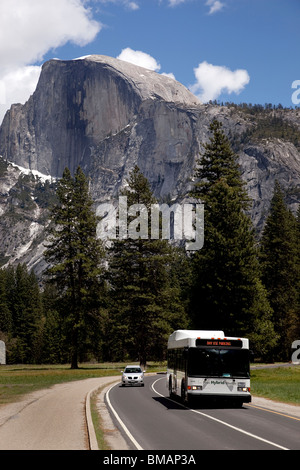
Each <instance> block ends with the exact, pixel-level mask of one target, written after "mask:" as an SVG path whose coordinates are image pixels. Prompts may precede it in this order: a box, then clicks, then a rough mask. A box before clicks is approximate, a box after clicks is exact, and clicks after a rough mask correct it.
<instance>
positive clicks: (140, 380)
mask: <svg viewBox="0 0 300 470" xmlns="http://www.w3.org/2000/svg"><path fill="white" fill-rule="evenodd" d="M125 385H140V386H141V387H144V371H143V370H142V369H141V368H140V367H139V366H126V367H125V370H123V371H122V387H125Z"/></svg>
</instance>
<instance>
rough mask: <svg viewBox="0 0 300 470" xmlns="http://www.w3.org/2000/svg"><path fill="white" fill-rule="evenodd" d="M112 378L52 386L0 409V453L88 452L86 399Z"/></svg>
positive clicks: (111, 380) (112, 379)
mask: <svg viewBox="0 0 300 470" xmlns="http://www.w3.org/2000/svg"><path fill="white" fill-rule="evenodd" d="M114 380H115V378H113V377H111V378H107V377H100V378H98V379H97V378H95V379H94V378H93V379H87V380H81V381H76V382H69V383H64V384H59V385H55V386H54V387H51V388H49V389H46V390H41V391H38V392H35V393H32V394H30V395H28V396H27V397H25V399H23V400H22V401H20V402H17V403H13V404H10V405H5V406H3V405H2V406H1V407H0V450H89V448H90V445H89V436H88V433H87V420H86V397H87V395H88V393H89V392H90V391H91V390H93V389H94V388H97V387H100V386H102V385H103V384H105V383H107V382H109V381H110V382H113V381H114Z"/></svg>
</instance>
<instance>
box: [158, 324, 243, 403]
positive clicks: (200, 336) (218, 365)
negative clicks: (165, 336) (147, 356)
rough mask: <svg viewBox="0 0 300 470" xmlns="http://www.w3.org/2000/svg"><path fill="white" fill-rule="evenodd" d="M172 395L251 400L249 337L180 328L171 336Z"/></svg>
mask: <svg viewBox="0 0 300 470" xmlns="http://www.w3.org/2000/svg"><path fill="white" fill-rule="evenodd" d="M167 357H168V366H167V387H168V389H169V395H170V396H174V395H178V396H180V397H181V398H182V400H183V401H184V402H188V401H189V400H190V399H191V398H192V397H194V398H195V397H198V398H200V397H201V396H202V397H203V396H206V397H218V398H226V399H230V400H231V401H233V402H234V403H235V404H236V405H242V404H243V403H249V402H251V394H250V361H249V340H248V339H247V338H238V337H229V336H225V334H224V332H223V331H208V330H177V331H174V332H173V333H172V334H171V335H170V336H169V340H168V356H167Z"/></svg>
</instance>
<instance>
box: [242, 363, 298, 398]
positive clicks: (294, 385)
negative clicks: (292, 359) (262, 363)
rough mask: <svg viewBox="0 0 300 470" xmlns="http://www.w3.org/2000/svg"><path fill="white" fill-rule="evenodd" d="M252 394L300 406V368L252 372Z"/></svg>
mask: <svg viewBox="0 0 300 470" xmlns="http://www.w3.org/2000/svg"><path fill="white" fill-rule="evenodd" d="M251 393H252V394H253V395H256V396H258V397H264V398H269V399H271V400H276V401H280V402H284V403H289V404H291V405H300V366H291V367H276V368H272V369H271V368H270V369H268V368H266V369H256V370H251Z"/></svg>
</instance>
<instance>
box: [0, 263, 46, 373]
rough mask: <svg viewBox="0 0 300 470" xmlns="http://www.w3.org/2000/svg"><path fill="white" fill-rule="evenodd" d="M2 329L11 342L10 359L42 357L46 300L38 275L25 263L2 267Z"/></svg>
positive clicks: (26, 362)
mask: <svg viewBox="0 0 300 470" xmlns="http://www.w3.org/2000/svg"><path fill="white" fill-rule="evenodd" d="M0 292H1V293H2V295H1V298H0V302H1V310H0V331H1V332H2V334H3V335H5V340H6V342H7V361H8V362H9V363H14V362H22V363H24V364H28V363H37V362H39V360H40V354H41V350H40V341H39V340H40V336H39V332H40V327H41V322H42V304H41V297H40V291H39V286H38V282H37V278H36V276H35V275H34V273H33V272H30V273H28V271H27V268H26V266H25V265H18V266H17V267H16V268H8V269H3V270H1V271H0Z"/></svg>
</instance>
